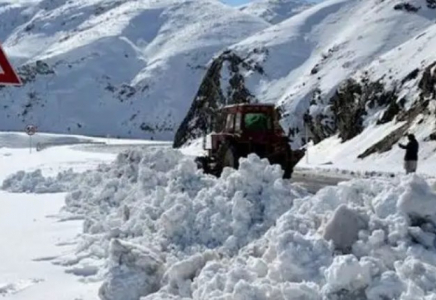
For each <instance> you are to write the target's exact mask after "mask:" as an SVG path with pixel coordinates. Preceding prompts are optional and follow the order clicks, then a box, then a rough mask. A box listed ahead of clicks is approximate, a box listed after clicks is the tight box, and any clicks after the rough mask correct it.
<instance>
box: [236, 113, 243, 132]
mask: <svg viewBox="0 0 436 300" xmlns="http://www.w3.org/2000/svg"><path fill="white" fill-rule="evenodd" d="M241 122H242V114H241V113H240V112H239V113H237V114H236V119H235V131H236V132H239V131H241Z"/></svg>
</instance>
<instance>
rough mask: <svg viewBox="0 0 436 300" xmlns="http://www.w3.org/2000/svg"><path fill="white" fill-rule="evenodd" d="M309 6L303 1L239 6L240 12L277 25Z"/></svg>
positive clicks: (263, 1)
mask: <svg viewBox="0 0 436 300" xmlns="http://www.w3.org/2000/svg"><path fill="white" fill-rule="evenodd" d="M310 6H311V5H310V4H309V3H308V2H307V1H305V0H254V1H251V2H249V3H248V4H245V5H243V6H241V7H240V10H241V11H243V12H245V13H248V14H251V15H254V16H258V17H260V18H262V19H264V20H265V21H267V22H269V23H272V24H277V23H280V22H282V21H284V20H286V19H288V18H290V17H292V16H293V15H296V14H298V13H300V12H302V11H303V10H305V9H307V8H309V7H310Z"/></svg>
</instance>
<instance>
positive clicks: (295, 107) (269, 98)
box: [175, 0, 436, 158]
mask: <svg viewBox="0 0 436 300" xmlns="http://www.w3.org/2000/svg"><path fill="white" fill-rule="evenodd" d="M435 8H436V1H434V0H413V1H408V2H407V3H405V2H403V1H378V0H367V1H359V0H328V1H325V2H322V3H320V4H318V5H316V6H314V7H312V8H309V9H307V10H305V11H303V12H302V13H300V14H298V15H296V16H294V17H292V18H290V19H288V20H286V21H284V22H282V23H280V24H277V25H275V26H272V27H269V28H267V29H266V30H264V31H262V32H259V33H256V34H254V35H252V36H251V37H249V38H247V39H246V40H244V41H242V42H240V43H237V44H235V45H233V46H231V47H229V49H228V50H227V51H225V52H224V53H223V54H222V55H221V56H220V57H218V58H217V59H216V60H215V61H214V63H213V64H212V67H211V68H210V69H209V70H208V74H207V76H206V78H205V81H204V82H203V84H202V85H201V87H200V89H199V92H198V94H197V98H196V99H195V100H194V102H193V104H192V107H191V110H190V113H189V114H188V116H187V118H186V119H185V120H184V122H183V124H182V125H181V127H180V129H179V131H178V133H177V135H176V137H177V138H176V141H175V145H180V144H182V143H184V142H185V141H186V140H189V139H191V138H194V137H198V136H199V134H200V133H201V132H202V131H204V130H206V128H205V127H203V125H204V124H205V123H204V117H205V116H206V117H207V113H205V110H204V109H203V108H204V107H220V106H222V105H224V104H228V103H237V102H256V101H259V102H267V103H275V104H277V106H278V107H279V108H280V109H281V110H282V112H283V115H284V120H283V125H284V126H285V127H286V128H288V129H289V130H290V133H291V137H292V138H293V144H294V146H295V147H299V146H301V145H302V144H303V143H304V140H305V134H304V132H305V131H304V127H305V124H306V125H307V126H308V127H309V129H311V130H310V132H311V135H312V137H313V138H314V140H315V142H317V143H318V142H320V141H322V140H324V139H326V138H328V137H330V136H334V135H336V134H338V135H339V137H340V138H341V140H342V141H347V140H350V139H352V138H354V137H356V136H358V135H359V134H360V133H362V131H363V130H365V129H366V128H373V127H374V126H377V124H379V125H380V124H382V123H387V122H391V121H392V122H393V123H395V122H396V120H398V121H400V120H403V119H404V118H406V117H405V115H407V116H408V117H407V120H409V124H412V123H411V122H412V121H413V120H414V118H415V116H416V114H418V113H419V112H422V111H423V110H422V109H419V108H416V107H417V106H419V105H420V104H418V103H420V102H422V101H418V99H422V97H423V96H422V95H427V96H428V95H431V94H432V93H434V90H435V77H434V76H435V75H434V67H431V66H432V64H433V63H434V62H436V55H435V54H434V53H435V52H434V51H433V49H435V48H434V44H432V43H433V40H434V39H435V38H436V35H435V32H434V30H433V27H432V26H434V22H435V20H436V9H435ZM412 71H413V72H412ZM352 79H353V80H352ZM210 81H213V82H215V85H213V86H210V85H209V84H208V82H210ZM427 96H425V97H427ZM425 97H424V98H425ZM425 103H426V102H425ZM425 105H427V104H425ZM413 109H415V110H413ZM209 111H210V110H209ZM413 111H414V112H415V113H412V112H413ZM433 121H434V119H433ZM409 128H410V126H407V127H404V128H403V129H404V130H408V129H409ZM398 138H401V137H398ZM394 140H395V141H398V139H394ZM377 141H378V140H377V139H376V140H374V141H373V142H374V143H377ZM374 143H366V144H363V145H361V148H360V149H359V150H358V151H361V152H360V153H364V152H365V151H366V150H367V149H368V148H371V147H372V146H373V144H374ZM344 151H345V152H342V153H346V150H344ZM370 152H373V151H372V150H371V151H370ZM356 156H357V155H356ZM356 158H357V157H356Z"/></svg>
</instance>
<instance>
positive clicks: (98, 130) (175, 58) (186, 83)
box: [0, 0, 269, 139]
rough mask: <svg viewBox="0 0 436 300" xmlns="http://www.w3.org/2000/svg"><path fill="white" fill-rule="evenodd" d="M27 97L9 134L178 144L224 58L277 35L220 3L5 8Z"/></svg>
mask: <svg viewBox="0 0 436 300" xmlns="http://www.w3.org/2000/svg"><path fill="white" fill-rule="evenodd" d="M0 7H1V8H0V18H1V20H2V22H1V27H0V38H1V39H2V42H3V45H4V46H5V48H6V51H7V53H8V54H9V56H10V57H11V58H12V59H13V62H14V64H15V66H19V68H18V69H19V73H20V75H21V77H22V78H23V81H24V82H25V86H24V87H20V88H11V87H8V88H0V97H1V98H2V107H3V109H2V110H1V112H0V120H1V121H0V128H1V129H2V130H21V129H22V128H24V126H25V125H26V124H28V123H35V124H36V125H37V126H38V127H39V128H40V129H41V130H44V131H56V132H71V133H82V134H84V133H86V134H88V135H106V134H111V135H113V136H115V135H118V136H132V137H144V138H158V139H171V138H172V137H173V134H174V130H175V128H176V126H177V125H178V123H179V122H180V121H181V119H182V118H183V116H184V115H185V113H186V111H187V109H188V108H189V102H190V101H191V100H192V98H193V97H194V95H195V91H196V89H197V87H198V85H199V83H200V82H201V77H202V76H203V75H204V73H205V70H204V69H205V66H206V65H207V63H208V62H209V60H210V59H211V58H212V57H213V56H214V54H215V53H217V52H218V51H220V50H222V49H223V48H225V47H226V46H228V45H230V44H233V43H235V42H237V41H240V40H241V39H243V38H244V37H248V36H249V35H251V34H253V33H254V32H256V31H259V30H261V29H265V28H266V27H268V26H269V25H268V24H267V23H266V22H264V21H263V20H261V19H258V18H256V17H253V16H249V15H247V14H243V13H241V12H239V11H238V10H236V9H234V8H230V7H227V6H225V5H223V4H221V3H220V2H218V1H214V0H210V1H209V0H195V1H194V0H182V1H181V0H163V1H153V0H143V1H136V0H130V1H119V0H109V1H104V0H89V1H88V0H86V1H85V0H77V1H67V2H66V1H63V0H56V1H51V0H42V1H36V2H33V3H30V4H29V3H27V4H20V3H16V2H13V3H12V4H2V6H0Z"/></svg>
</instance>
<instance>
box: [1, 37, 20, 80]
mask: <svg viewBox="0 0 436 300" xmlns="http://www.w3.org/2000/svg"><path fill="white" fill-rule="evenodd" d="M21 84H22V83H21V80H20V77H18V75H17V73H15V71H14V69H13V68H12V66H11V64H10V63H9V60H8V58H7V56H6V53H5V51H4V50H3V48H2V45H1V44H0V85H21Z"/></svg>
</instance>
